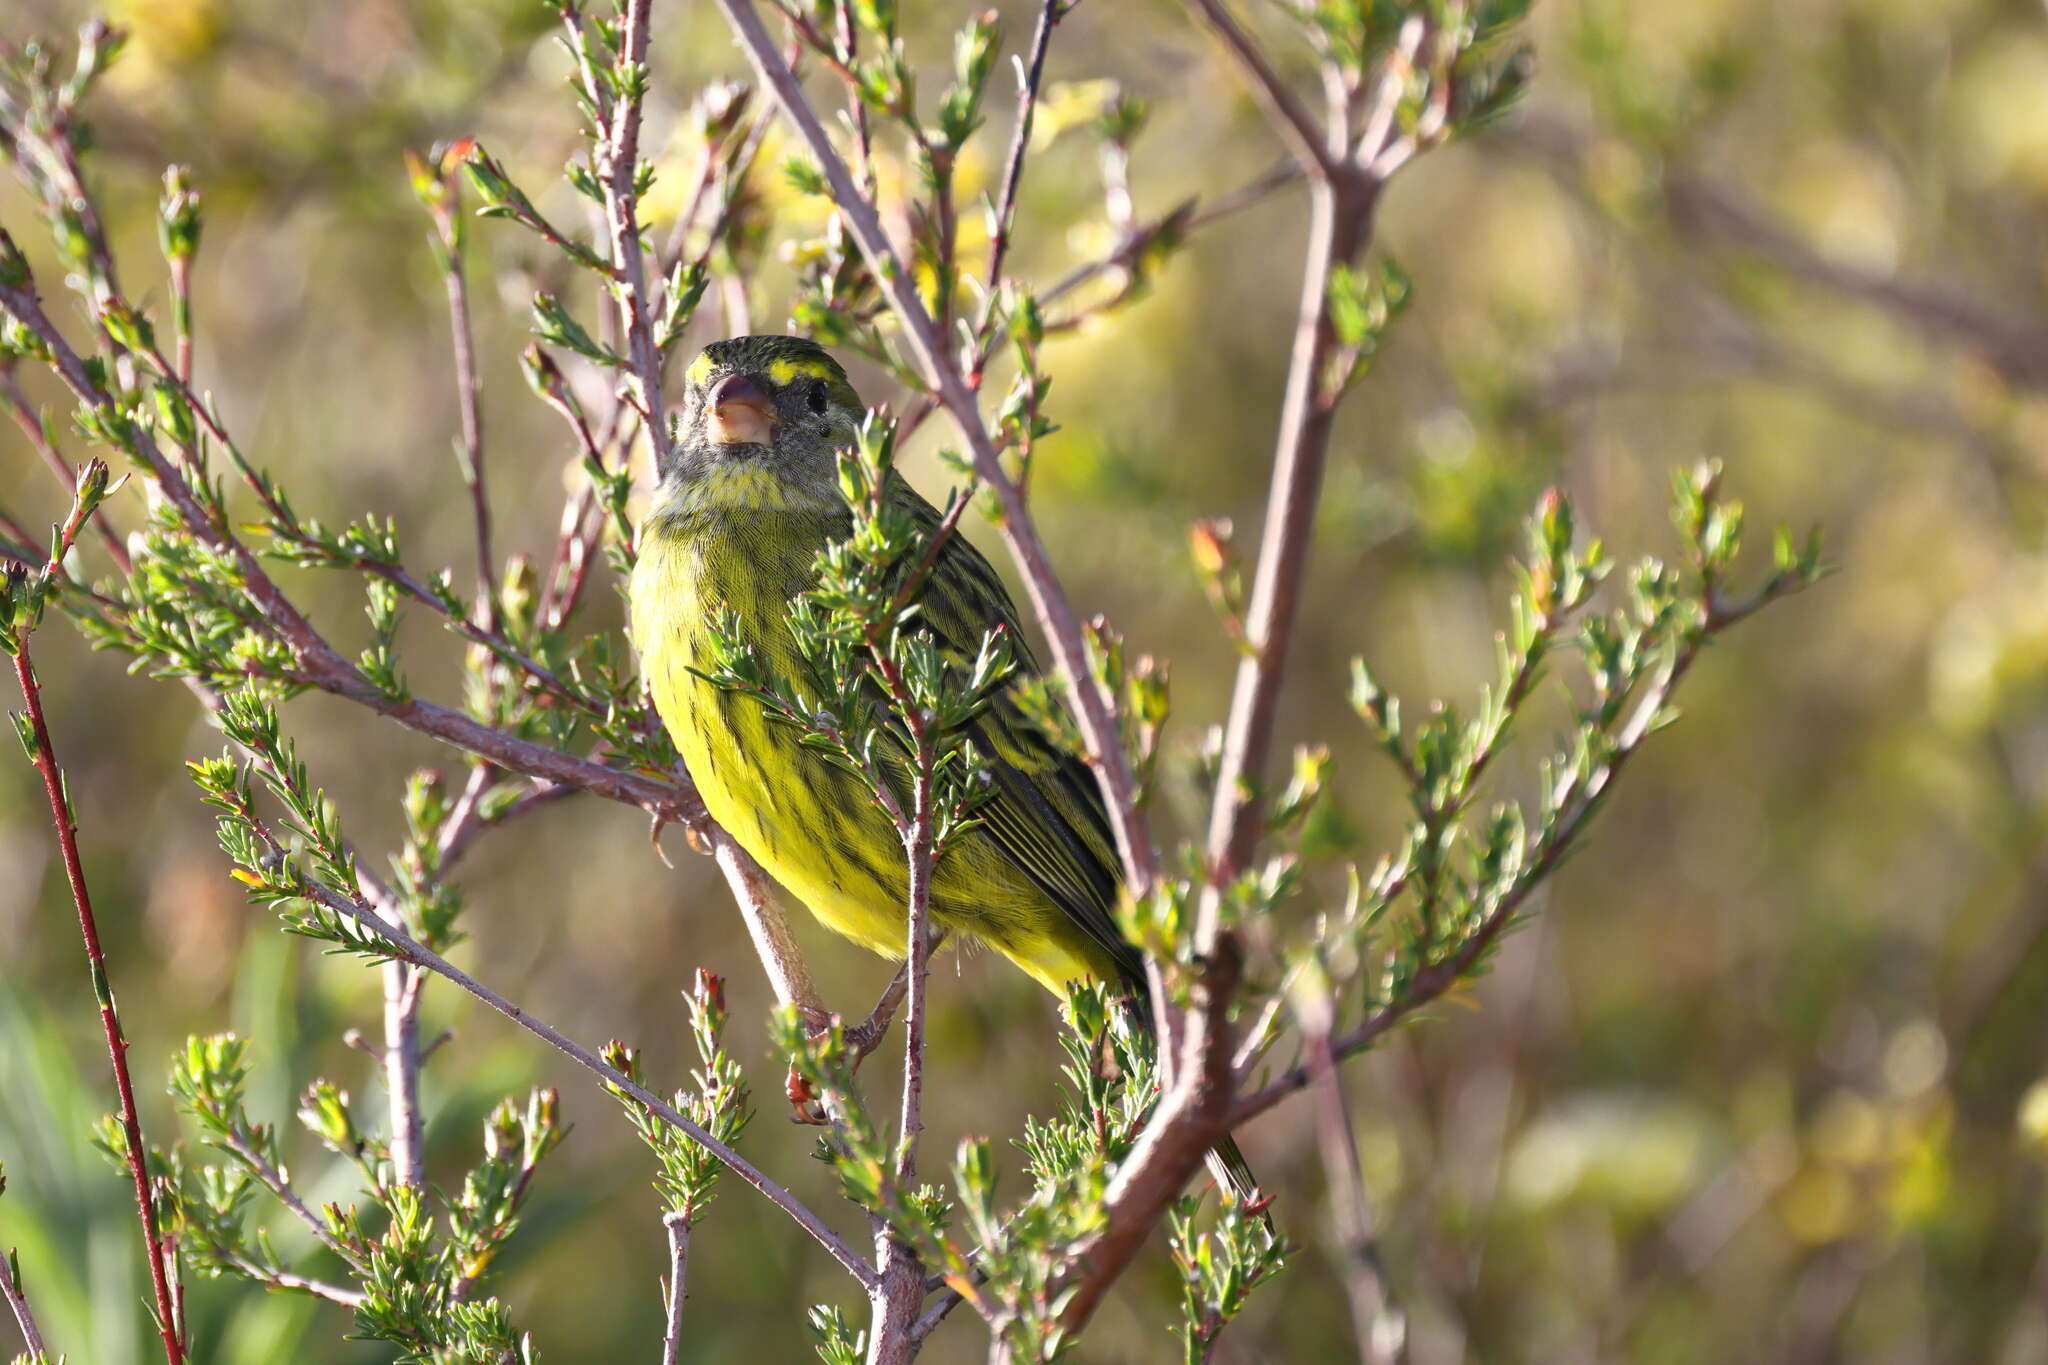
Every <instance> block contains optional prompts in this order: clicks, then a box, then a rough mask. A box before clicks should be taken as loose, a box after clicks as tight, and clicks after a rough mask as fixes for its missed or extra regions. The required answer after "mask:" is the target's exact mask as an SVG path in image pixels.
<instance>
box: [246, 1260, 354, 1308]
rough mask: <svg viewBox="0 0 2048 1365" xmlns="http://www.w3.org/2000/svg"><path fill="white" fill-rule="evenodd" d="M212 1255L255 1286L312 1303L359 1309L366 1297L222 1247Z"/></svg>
mask: <svg viewBox="0 0 2048 1365" xmlns="http://www.w3.org/2000/svg"><path fill="white" fill-rule="evenodd" d="M214 1254H216V1255H219V1256H222V1257H223V1258H224V1259H225V1260H227V1261H228V1263H229V1264H231V1265H233V1266H234V1268H235V1269H236V1270H237V1271H239V1272H241V1273H242V1274H243V1275H245V1276H247V1277H248V1278H250V1279H252V1280H254V1281H256V1282H257V1283H258V1284H265V1285H269V1286H270V1287H271V1288H272V1289H291V1290H297V1291H298V1292H300V1293H303V1294H311V1295H312V1296H313V1297H314V1298H316V1299H325V1300H327V1301H328V1302H329V1303H338V1304H340V1305H342V1306H343V1307H344V1308H360V1307H361V1306H362V1304H363V1300H364V1299H365V1298H367V1297H368V1295H366V1294H363V1293H362V1292H361V1291H359V1290H354V1289H346V1288H343V1287H342V1286H341V1285H338V1284H329V1283H328V1282H327V1281H325V1280H316V1279H312V1278H310V1277H309V1276H305V1275H300V1274H297V1273H295V1272H293V1271H290V1270H286V1269H284V1268H283V1267H282V1266H266V1265H258V1264H257V1263H256V1262H254V1261H252V1260H250V1259H249V1258H248V1257H246V1256H243V1255H241V1254H239V1253H237V1252H233V1251H228V1250H227V1249H226V1248H224V1247H215V1248H214Z"/></svg>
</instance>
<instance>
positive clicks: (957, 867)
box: [632, 336, 1252, 1193]
mask: <svg viewBox="0 0 2048 1365" xmlns="http://www.w3.org/2000/svg"><path fill="white" fill-rule="evenodd" d="M685 378H686V388H685V390H684V392H683V395H682V406H681V417H680V423H679V431H678V439H677V440H676V443H675V445H674V446H673V448H672V449H670V450H669V451H668V452H667V454H666V455H665V457H664V458H663V459H662V461H661V468H660V484H659V487H658V488H657V490H656V492H655V496H654V501H653V505H652V506H651V507H650V509H649V510H648V513H647V516H646V518H645V520H644V521H643V522H642V524H641V529H640V559H639V564H638V566H637V567H636V569H635V570H634V574H633V588H632V632H633V639H634V643H635V645H636V647H637V648H638V650H639V652H640V659H641V666H642V669H643V671H644V673H645V675H646V678H647V681H648V685H649V687H650V689H651V690H652V692H653V695H654V702H655V707H656V709H657V710H659V712H660V713H661V718H662V721H663V722H664V723H665V724H666V725H667V727H668V732H669V735H670V737H671V738H672V739H673V740H674V741H675V745H676V748H677V750H678V751H679V752H680V753H681V754H682V756H683V761H684V763H685V764H686V765H687V766H688V768H689V771H690V776H691V778H692V779H693V780H694V781H695V782H696V784H697V789H698V791H699V792H700V793H701V794H702V796H703V798H704V804H705V806H706V807H707V808H709V810H710V812H711V814H712V816H713V818H715V819H716V820H717V821H718V822H719V824H720V825H722V826H724V827H725V829H726V830H727V831H729V832H730V833H731V834H732V836H733V838H734V839H736V840H738V841H739V844H740V846H741V847H743V848H745V849H746V850H747V852H749V853H751V854H752V855H753V856H754V858H755V859H756V860H757V861H759V862H760V864H761V865H762V866H763V867H765V868H766V869H767V870H768V871H769V872H770V873H771V874H773V875H774V877H775V878H776V880H777V881H779V882H781V883H782V884H783V885H784V886H785V887H787V888H788V889H789V890H790V891H791V892H792V893H794V894H795V895H796V896H797V897H798V898H799V899H801V900H802V901H803V902H804V903H805V904H806V905H808V906H809V907H810V908H811V911H812V912H813V913H814V914H816V915H817V917H818V918H819V919H820V920H821V921H823V922H824V924H825V925H827V926H828V927H829V928H832V929H834V930H837V931H838V932H839V933H841V934H844V935H845V936H846V937H848V938H850V939H853V940H854V941H855V942H857V943H859V944H861V945H863V946H864V947H866V948H868V949H870V950H872V951H874V952H876V953H880V954H883V955H884V956H887V957H891V958H897V959H901V958H902V957H903V955H904V951H905V948H906V943H905V937H906V928H905V925H906V909H905V907H906V904H907V902H908V898H909V870H908V867H907V865H906V862H905V858H904V852H903V845H902V842H901V840H900V839H899V838H898V837H897V833H896V830H895V828H894V827H893V825H892V824H891V823H890V821H889V819H888V817H887V816H886V815H885V814H883V813H882V812H881V811H880V810H878V809H876V807H875V804H874V802H873V799H872V798H871V797H870V795H869V793H868V792H867V790H866V788H865V786H864V785H863V783H862V781H861V779H859V778H858V777H856V776H854V775H853V774H851V773H848V772H846V771H845V770H843V769H841V768H839V767H837V766H835V765H834V764H832V763H830V762H828V761H827V760H826V759H825V757H824V756H823V755H822V754H820V753H818V752H817V751H816V750H813V749H809V748H806V747H805V746H804V745H803V744H802V743H801V742H800V738H801V737H800V735H799V733H798V732H797V731H796V730H795V729H794V728H792V727H790V726H787V725H782V724H776V723H774V722H771V721H770V720H769V718H768V713H767V710H766V709H765V708H764V707H763V706H762V705H761V704H760V703H759V702H758V701H757V700H755V699H753V698H750V697H747V696H744V695H742V694H740V693H738V692H735V691H733V690H730V689H728V688H723V687H720V686H718V685H717V684H715V683H712V682H709V681H707V680H706V679H705V678H703V677H701V676H699V674H700V672H706V673H708V672H713V671H715V670H716V668H717V666H718V651H717V645H716V640H715V637H714V632H713V623H714V621H715V620H716V619H717V616H718V612H719V609H720V608H721V607H725V608H729V609H730V610H731V611H732V612H734V613H736V614H737V616H738V619H739V620H740V622H741V623H742V630H743V633H744V638H745V639H746V641H747V642H748V643H749V644H750V645H751V646H752V647H753V648H754V649H755V650H756V651H757V652H758V654H759V656H760V658H761V660H762V661H763V663H764V664H765V665H766V666H767V667H768V668H770V669H771V670H773V671H774V672H775V673H776V674H778V675H781V676H784V677H800V676H803V671H804V665H803V662H802V659H801V656H800V654H799V652H798V648H797V641H796V637H795V635H794V633H793V632H792V630H791V628H790V625H789V622H788V619H787V612H788V608H789V604H790V602H791V600H792V599H793V598H795V597H797V596H798V595H800V594H802V593H804V592H806V591H808V590H810V589H811V588H812V587H814V586H815V585H816V577H815V571H814V564H815V561H816V559H817V556H818V552H819V551H820V550H822V549H824V548H825V547H826V546H827V545H830V544H832V543H833V542H835V541H840V540H844V539H845V538H846V537H847V535H848V534H849V531H850V529H851V513H850V511H849V509H848V507H847V504H846V500H845V497H844V495H843V494H842V493H841V492H840V488H839V480H838V474H837V451H838V450H839V449H840V448H842V447H844V446H848V445H851V444H852V443H853V441H854V439H855V436H856V433H857V432H858V430H859V428H860V424H861V422H862V420H863V419H864V418H865V416H866V413H867V410H866V408H865V406H864V405H863V404H862V403H861V400H860V397H859V395H858V394H856V393H855V392H854V390H853V386H852V385H851V384H849V383H848V382H847V378H846V372H845V371H844V370H843V369H841V368H840V366H839V364H838V362H837V361H835V360H833V359H832V357H831V356H830V355H829V354H828V353H827V352H826V351H824V350H823V349H822V348H821V347H819V346H817V345H816V344H815V343H813V342H810V341H806V340H802V339H800V338H797V337H788V336H751V337H739V338H735V339H733V340H729V341H721V342H715V343H713V344H712V345H710V346H708V347H706V348H705V350H704V351H703V353H702V354H701V355H699V356H698V357H697V358H696V360H695V361H694V362H693V363H692V364H691V365H690V367H689V369H688V371H687V372H686V377H685ZM889 477H890V484H889V490H888V496H889V497H890V498H891V499H892V501H893V502H894V504H895V505H896V506H898V507H900V508H902V509H903V510H905V511H907V512H908V513H909V514H910V515H911V516H912V517H913V518H914V519H915V521H916V522H917V524H918V525H919V526H920V527H921V528H922V529H923V530H925V531H927V532H929V531H930V530H932V529H934V528H936V527H937V526H938V525H939V522H940V514H939V512H938V510H937V509H936V508H934V507H933V506H932V505H931V503H929V502H927V501H926V500H925V499H924V498H923V497H922V496H920V495H919V494H918V493H917V491H916V490H915V489H913V488H912V487H911V486H910V485H909V484H908V483H907V482H906V481H904V480H903V478H902V477H901V476H900V475H896V474H893V473H892V474H891V475H890V476H889ZM921 608H922V609H921V615H920V622H921V624H922V625H923V626H924V627H925V628H927V629H929V630H930V631H932V632H933V634H934V635H936V636H937V637H938V640H939V643H940V645H941V646H942V647H943V648H945V649H946V650H948V651H949V652H952V653H956V654H961V655H965V656H966V657H969V658H971V657H973V655H974V653H975V650H976V649H977V647H978V646H979V644H980V641H981V639H982V637H983V635H984V634H985V633H986V632H987V631H988V630H990V629H992V628H994V627H996V626H998V625H1002V626H1007V627H1008V629H1009V633H1010V637H1011V639H1012V640H1013V641H1014V642H1015V644H1016V648H1017V652H1018V656H1019V662H1020V665H1021V667H1022V669H1023V670H1025V671H1026V672H1029V671H1031V670H1032V669H1033V668H1034V665H1033V663H1032V660H1031V658H1030V655H1029V652H1028V650H1027V649H1026V648H1025V645H1024V636H1023V633H1022V631H1021V629H1020V628H1019V626H1018V622H1017V613H1016V608H1015V607H1014V606H1013V605H1012V604H1011V601H1010V597H1009V594H1008V592H1007V591H1005V589H1004V588H1003V585H1002V581H1001V579H1000V578H998V577H997V575H996V572H995V570H994V569H993V568H992V567H991V566H990V565H989V563H988V561H987V560H986V559H984V558H983V557H982V555H981V554H980V552H979V551H977V550H976V549H975V548H974V547H973V546H972V545H970V544H969V543H968V542H967V540H966V539H965V538H964V537H962V536H958V535H955V536H952V537H949V538H948V539H947V541H946V542H945V545H944V547H943V548H942V549H941V551H940V552H939V555H938V557H937V560H936V562H935V563H934V565H933V567H932V570H931V573H930V575H929V576H928V578H927V579H926V582H925V585H924V589H923V597H922V599H921ZM970 737H971V739H972V740H973V742H974V744H975V746H976V748H977V749H978V750H979V751H980V752H981V754H982V755H983V756H984V757H985V758H987V760H988V762H989V767H990V774H991V777H992V778H993V781H994V787H995V789H994V793H993V795H992V796H991V798H990V800H989V801H988V803H987V805H986V806H985V807H983V808H982V809H981V810H980V811H979V812H978V814H979V816H980V818H981V820H982V821H983V825H982V827H981V828H979V829H977V830H974V831H971V832H970V833H968V834H967V835H966V836H965V837H964V838H963V839H962V840H961V841H960V842H959V843H957V844H956V845H954V846H953V847H952V848H951V849H950V850H949V851H948V852H947V853H946V855H945V857H943V858H942V859H941V860H940V861H939V863H938V866H937V867H936V868H935V869H934V870H933V877H932V894H931V913H932V917H933V919H934V920H935V921H936V922H937V923H938V924H940V925H943V926H944V927H945V928H946V929H948V930H950V931H951V932H953V933H955V934H958V935H964V936H967V937H971V938H974V939H977V940H979V941H980V942H983V943H986V944H987V945H988V946H990V947H991V948H993V949H995V950H996V951H997V952H999V953H1001V954H1002V955H1003V956H1005V957H1007V958H1009V959H1010V960H1011V961H1012V962H1014V963H1016V964H1017V965H1018V966H1019V967H1021V968H1023V969H1024V970H1025V971H1026V972H1028V973H1030V974H1031V975H1032V976H1033V977H1035V978H1036V979H1037V980H1038V981H1039V983H1040V984H1042V985H1043V986H1045V988H1046V989H1047V990H1050V991H1052V992H1053V993H1054V994H1056V995H1059V994H1063V993H1064V986H1065V984H1066V983H1067V982H1070V981H1079V980H1097V981H1108V982H1112V983H1116V984H1118V985H1120V986H1122V987H1124V988H1125V989H1126V990H1127V991H1129V992H1130V993H1132V994H1133V995H1134V996H1136V997H1142V995H1143V992H1144V988H1145V978H1144V963H1143V959H1142V958H1141V956H1140V955H1139V952H1138V950H1137V948H1136V947H1134V946H1133V945H1132V944H1130V943H1129V942H1127V941H1126V940H1125V939H1124V937H1123V935H1122V934H1121V933H1120V932H1119V930H1118V928H1117V924H1116V919H1115V915H1114V909H1115V906H1116V903H1117V897H1118V888H1119V861H1118V858H1117V854H1116V845H1115V840H1114V837H1113V834H1112V832H1111V829H1110V826H1109V820H1108V817H1107V814H1106V812H1105V810H1104V807H1103V803H1102V796H1101V793H1100V790H1099V789H1098V787H1097V785H1096V782H1095V778H1094V776H1093V774H1092V773H1090V772H1089V770H1088V769H1087V767H1086V766H1085V765H1084V764H1083V763H1082V762H1081V761H1080V760H1079V759H1077V758H1076V757H1075V756H1074V755H1072V754H1070V753H1068V752H1066V751H1065V750H1064V749H1061V748H1059V747H1057V746H1055V745H1053V744H1051V743H1049V742H1048V741H1047V739H1046V738H1045V737H1044V736H1043V734H1042V733H1041V732H1040V731H1039V730H1038V728H1037V727H1036V726H1034V725H1032V724H1031V723H1030V722H1029V721H1028V720H1026V718H1025V717H1024V716H1023V715H1022V714H1021V713H1020V712H1019V710H1018V709H1017V706H1016V704H1015V703H1014V701H1012V700H1011V698H1010V697H1009V695H1008V693H1007V692H1005V693H1004V694H1002V695H999V696H998V697H997V698H996V700H995V701H994V703H993V704H992V705H990V706H989V707H988V708H986V709H985V710H984V711H983V712H982V713H981V714H980V715H979V716H978V717H977V718H976V719H975V720H974V721H973V722H972V723H971V732H970ZM1211 1164H1212V1166H1215V1167H1217V1168H1218V1174H1219V1176H1221V1177H1223V1178H1224V1179H1226V1180H1227V1181H1228V1182H1229V1183H1230V1184H1231V1185H1232V1186H1233V1187H1234V1188H1236V1189H1237V1190H1238V1191H1239V1193H1245V1192H1247V1191H1248V1190H1249V1189H1250V1188H1251V1185H1252V1182H1251V1176H1250V1172H1249V1171H1248V1170H1247V1169H1246V1168H1245V1166H1244V1162H1243V1159H1242V1158H1241V1157H1239V1156H1238V1154H1237V1151H1236V1148H1235V1146H1234V1145H1229V1144H1226V1145H1225V1146H1223V1147H1219V1148H1218V1150H1217V1153H1215V1154H1212V1162H1211Z"/></svg>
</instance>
